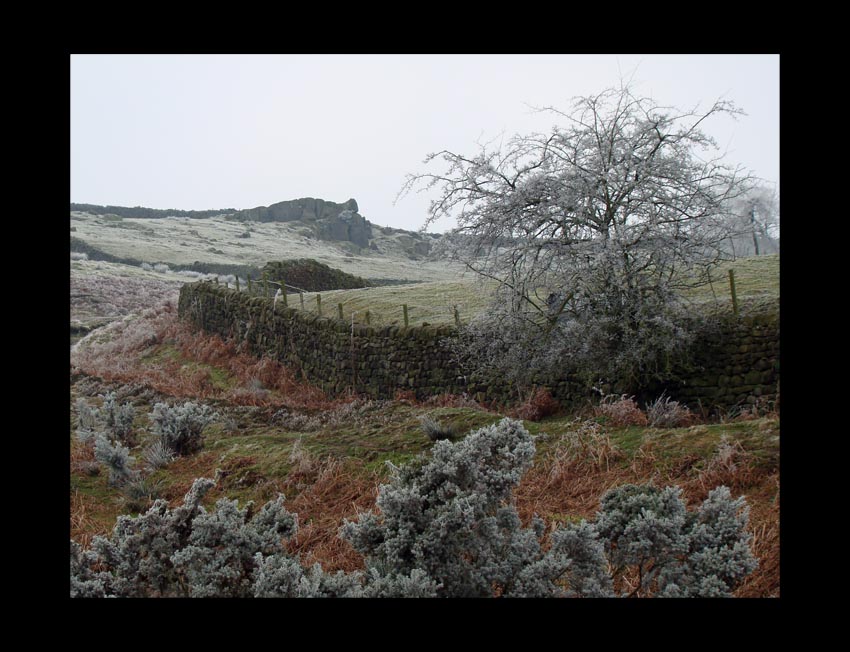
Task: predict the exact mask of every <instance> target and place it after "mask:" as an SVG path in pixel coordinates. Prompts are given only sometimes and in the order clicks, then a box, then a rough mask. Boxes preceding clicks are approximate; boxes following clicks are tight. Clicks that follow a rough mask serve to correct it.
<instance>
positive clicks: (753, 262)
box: [288, 254, 779, 326]
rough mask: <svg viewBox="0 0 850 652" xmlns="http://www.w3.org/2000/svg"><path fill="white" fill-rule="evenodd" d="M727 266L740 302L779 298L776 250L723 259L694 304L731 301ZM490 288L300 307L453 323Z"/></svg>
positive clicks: (360, 293)
mask: <svg viewBox="0 0 850 652" xmlns="http://www.w3.org/2000/svg"><path fill="white" fill-rule="evenodd" d="M730 269H732V270H734V272H735V288H736V293H737V296H738V299H739V301H740V302H741V303H742V304H746V303H747V302H749V303H750V304H753V303H755V302H758V301H773V300H775V299H777V298H778V297H779V255H776V254H775V255H769V256H759V257H752V258H742V259H739V260H736V261H732V262H727V263H723V264H722V265H720V266H719V267H718V268H717V269H716V270H715V271H714V272H713V273H712V282H711V283H709V284H706V285H703V286H700V287H696V288H693V289H692V290H690V291H689V292H688V294H687V297H688V298H689V299H690V300H693V301H695V302H697V303H701V304H710V305H711V304H713V305H716V306H718V307H720V308H721V309H726V308H728V304H729V302H730V301H731V293H730V288H729V276H728V274H729V270H730ZM714 279H716V280H714ZM493 288H494V285H493V283H492V282H481V281H479V280H474V279H467V280H464V281H455V282H431V283H419V284H414V285H400V286H393V287H380V288H365V289H361V290H335V291H332V292H321V293H316V292H307V293H305V294H304V309H305V310H306V311H308V312H311V313H315V312H316V311H317V308H316V307H317V302H316V295H317V294H321V301H322V314H323V315H325V316H328V315H337V314H338V312H337V311H338V308H337V304H339V303H342V307H343V316H344V318H345V319H346V320H348V319H350V318H351V315H352V314H354V320H355V321H356V322H360V323H362V322H363V321H364V315H365V312H366V311H367V310H368V311H369V316H370V320H371V323H372V324H373V325H387V324H392V323H403V309H402V305H403V304H407V306H408V320H409V322H410V324H411V325H417V326H418V325H421V324H422V322H427V323H430V324H453V323H454V319H455V317H454V307H455V306H457V308H458V313H459V317H460V320H461V321H462V322H463V321H467V320H468V319H470V318H471V317H472V316H474V315H476V314H477V313H479V312H480V311H482V310H484V309H485V308H486V307H487V306H488V304H489V295H490V293H491V292H492V289H493ZM288 301H289V306H290V307H293V308H300V307H301V301H300V297H299V296H297V295H290V296H289V298H288Z"/></svg>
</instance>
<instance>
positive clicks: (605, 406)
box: [597, 394, 647, 428]
mask: <svg viewBox="0 0 850 652" xmlns="http://www.w3.org/2000/svg"><path fill="white" fill-rule="evenodd" d="M597 410H598V413H599V414H601V415H602V416H604V417H607V418H608V422H609V423H610V424H611V425H612V426H615V427H618V428H624V427H626V426H645V425H647V420H646V415H645V414H644V413H643V412H641V410H640V408H639V407H638V404H637V403H635V400H634V397H632V396H626V395H625V394H623V395H621V396H619V397H618V396H615V395H613V394H609V395H608V396H606V397H604V398H603V399H602V401H600V403H599V407H598V408H597Z"/></svg>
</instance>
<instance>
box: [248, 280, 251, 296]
mask: <svg viewBox="0 0 850 652" xmlns="http://www.w3.org/2000/svg"><path fill="white" fill-rule="evenodd" d="M248 294H251V277H250V276H249V277H248Z"/></svg>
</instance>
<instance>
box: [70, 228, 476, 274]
mask: <svg viewBox="0 0 850 652" xmlns="http://www.w3.org/2000/svg"><path fill="white" fill-rule="evenodd" d="M71 228H72V229H73V232H72V237H73V238H75V239H76V240H78V241H80V242H83V243H85V245H86V246H87V247H89V248H94V249H96V250H97V251H100V252H104V253H106V254H108V255H109V256H111V257H113V259H120V260H125V261H128V262H131V263H132V262H136V261H139V262H147V263H149V264H155V263H165V264H167V265H169V266H171V267H177V266H189V265H192V264H193V263H195V262H196V261H198V262H201V263H207V264H216V265H243V266H244V265H250V266H254V267H257V268H259V267H262V266H263V265H265V264H266V263H267V262H270V261H275V260H284V259H293V258H313V259H315V260H318V261H319V262H321V263H324V264H326V265H329V266H331V267H333V268H335V269H341V270H342V271H344V272H347V273H349V274H353V275H355V276H360V277H363V278H365V279H367V280H371V281H377V282H382V281H383V282H386V281H439V280H450V279H454V278H456V277H457V276H458V275H459V274H461V273H462V269H461V268H460V267H459V266H451V265H446V264H445V263H444V262H440V261H437V260H430V259H426V258H424V257H423V255H422V254H420V253H416V248H417V244H418V243H425V242H427V240H429V239H431V238H430V236H427V235H422V234H419V233H410V232H402V231H399V230H398V229H389V228H383V229H382V228H376V229H374V230H373V237H372V238H371V240H370V246H369V247H368V248H362V247H359V246H357V245H356V244H354V243H352V242H347V241H333V240H322V239H319V238H318V237H316V234H315V232H314V230H313V228H312V227H311V226H310V225H307V224H305V223H303V222H297V221H293V222H242V221H236V220H233V219H227V218H224V217H207V218H189V217H168V218H121V217H118V216H109V215H91V214H89V213H79V212H72V213H71ZM78 250H79V251H80V252H81V253H89V257H90V258H91V257H92V255H91V249H88V250H86V249H83V248H79V249H78Z"/></svg>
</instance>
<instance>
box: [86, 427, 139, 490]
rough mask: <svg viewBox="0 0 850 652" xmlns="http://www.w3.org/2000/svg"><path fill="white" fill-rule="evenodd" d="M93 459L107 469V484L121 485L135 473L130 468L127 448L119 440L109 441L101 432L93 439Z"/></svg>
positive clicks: (130, 463) (130, 459) (131, 460)
mask: <svg viewBox="0 0 850 652" xmlns="http://www.w3.org/2000/svg"><path fill="white" fill-rule="evenodd" d="M94 456H95V459H96V460H97V461H98V462H100V463H101V464H103V465H104V466H105V467H106V468H107V469H109V484H110V485H112V486H116V487H117V486H121V485H124V484H126V483H127V482H128V481H129V480H131V479H132V478H133V477H134V476H135V473H134V471H133V470H132V469H131V468H130V467H131V465H132V463H133V459H132V458H131V457H130V451H129V449H127V448H125V447H124V446H122V445H121V444H120V443H119V442H115V443H113V442H111V441H109V439H108V438H107V437H106V435H104V434H103V433H97V435H96V436H95V440H94Z"/></svg>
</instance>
